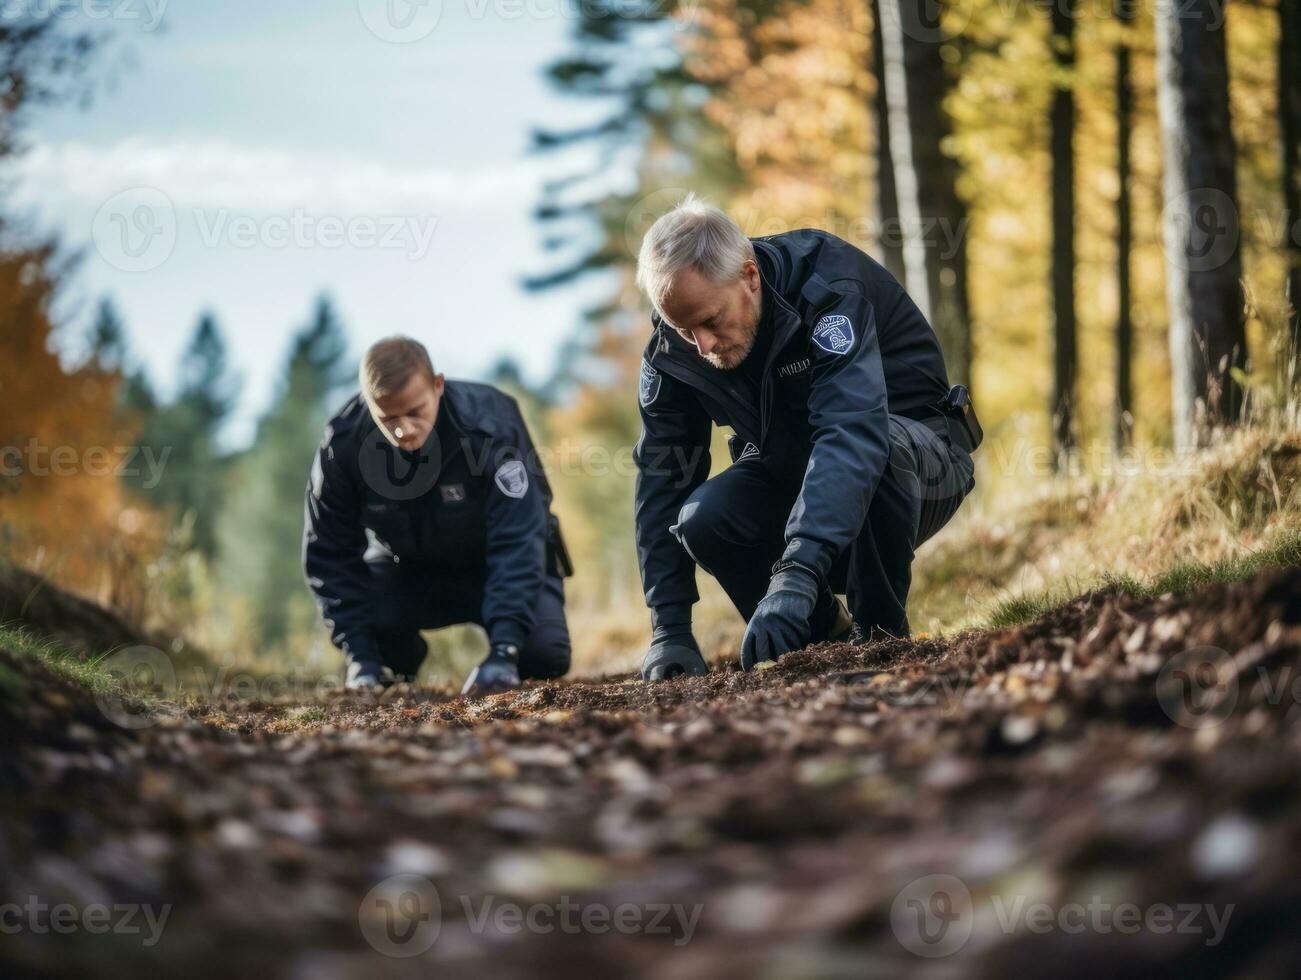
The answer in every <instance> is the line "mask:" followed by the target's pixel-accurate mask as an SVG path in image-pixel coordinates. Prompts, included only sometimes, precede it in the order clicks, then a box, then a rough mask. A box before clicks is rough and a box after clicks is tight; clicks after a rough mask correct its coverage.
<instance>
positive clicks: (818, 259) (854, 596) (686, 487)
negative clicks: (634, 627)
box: [635, 197, 981, 680]
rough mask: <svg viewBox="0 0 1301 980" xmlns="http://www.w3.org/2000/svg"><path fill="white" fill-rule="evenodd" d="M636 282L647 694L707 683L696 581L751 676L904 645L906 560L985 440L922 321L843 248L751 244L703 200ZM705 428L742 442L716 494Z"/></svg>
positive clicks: (648, 252)
mask: <svg viewBox="0 0 1301 980" xmlns="http://www.w3.org/2000/svg"><path fill="white" fill-rule="evenodd" d="M637 281H638V284H639V285H640V286H641V288H642V289H643V290H645V292H646V293H647V295H648V297H649V299H650V302H651V306H652V308H653V315H652V317H651V323H652V325H653V328H654V332H653V333H652V335H651V339H650V343H649V344H648V345H647V347H646V352H645V355H644V359H643V361H642V366H641V385H640V392H639V399H640V404H641V418H642V436H641V439H640V440H639V442H638V444H637V449H636V453H635V459H636V462H637V467H638V479H637V494H636V538H637V556H638V561H639V563H640V565H641V575H642V584H643V587H644V589H645V594H646V603H647V605H648V606H649V607H650V610H651V624H652V627H653V630H654V633H653V640H652V645H651V648H650V650H649V651H648V652H647V654H646V658H645V660H644V662H643V665H642V674H643V676H644V677H645V678H646V679H647V680H659V679H663V678H666V677H672V676H674V675H675V674H681V673H686V674H703V673H705V672H706V670H707V667H706V665H705V662H704V659H703V657H702V656H701V654H700V650H699V647H698V646H697V645H696V642H695V640H694V638H693V636H692V631H691V607H692V604H693V603H694V602H695V601H696V600H697V599H698V598H699V596H698V593H697V591H696V583H695V565H699V566H700V567H701V568H703V569H705V571H707V572H709V573H710V574H711V575H713V576H714V577H715V578H716V579H718V581H719V583H720V584H721V585H722V587H723V589H724V590H725V591H726V592H727V594H728V596H729V597H730V598H731V600H732V602H733V603H734V604H735V605H736V608H737V610H738V611H739V612H740V613H741V615H742V616H743V617H744V618H745V620H746V621H747V624H748V625H747V627H746V632H745V639H744V641H743V642H742V647H741V664H742V667H744V668H745V669H746V670H750V669H752V668H753V667H754V666H755V665H756V664H758V663H761V662H763V661H768V660H775V659H777V658H778V657H780V656H781V655H782V654H783V653H786V652H788V651H790V650H796V649H800V648H802V647H804V646H807V645H808V644H810V643H816V642H819V641H822V640H828V639H848V638H850V637H851V636H853V637H855V638H857V637H859V636H864V635H866V636H871V635H872V634H873V633H876V632H882V633H885V634H889V635H892V636H907V635H908V631H909V628H908V616H907V612H906V608H905V607H906V603H907V598H908V588H909V585H910V583H911V566H912V559H913V553H914V550H915V549H916V548H917V546H918V545H920V544H921V543H922V542H923V541H925V540H926V539H927V538H929V537H930V536H931V535H933V534H934V533H935V532H936V531H938V530H939V529H940V528H941V527H943V526H944V524H945V523H947V522H948V520H949V519H950V518H951V517H952V516H953V514H954V513H955V512H956V511H957V508H958V506H959V505H960V504H961V503H962V500H963V499H964V498H965V497H966V495H967V494H968V493H969V492H970V491H971V489H972V487H973V486H974V485H975V481H974V478H973V466H972V460H971V454H972V453H973V452H974V451H975V449H976V447H977V446H978V445H979V443H980V439H981V433H980V426H979V423H978V422H977V421H976V418H975V414H974V412H973V411H972V408H971V404H970V399H969V397H968V396H967V390H966V389H965V388H963V387H961V386H955V387H953V388H950V387H949V381H948V375H947V373H946V371H945V367H944V358H943V355H942V354H941V351H940V345H939V341H938V339H937V338H936V336H935V332H934V331H933V330H932V329H931V326H930V324H929V323H928V322H927V321H926V318H925V316H923V314H922V312H921V311H920V310H919V309H918V307H917V305H916V304H915V303H914V302H913V301H912V299H911V298H909V296H908V294H907V293H906V292H904V290H903V288H902V287H901V286H900V285H899V283H898V281H897V280H896V279H895V278H894V277H893V276H892V275H890V273H889V272H887V271H886V270H885V269H884V268H883V267H882V266H881V265H880V264H878V263H877V262H875V261H874V260H873V259H871V258H870V257H869V256H867V255H866V254H864V253H863V252H862V251H860V250H859V249H857V248H855V247H854V246H852V245H850V244H849V243H848V242H845V241H842V240H841V239H839V238H837V237H836V236H834V235H831V234H828V233H827V232H823V231H817V230H813V229H803V230H799V231H791V232H786V233H784V234H780V235H771V236H768V237H765V238H756V239H749V238H747V237H746V236H745V234H744V233H743V232H742V231H741V229H740V227H738V226H737V224H736V223H735V222H734V221H733V220H732V219H731V218H729V217H728V216H727V215H726V214H724V213H723V212H722V211H720V210H718V209H717V208H714V207H711V206H709V205H707V204H704V203H703V202H701V201H699V200H697V199H695V198H694V197H688V198H687V200H686V201H685V202H683V203H682V204H681V205H679V206H678V207H677V208H675V209H674V210H673V211H671V212H670V213H668V214H666V215H664V216H663V217H662V218H660V219H659V220H658V221H656V222H655V224H654V225H653V226H652V227H651V229H650V230H649V231H648V232H647V234H646V238H645V240H644V241H643V243H642V247H641V254H640V256H639V258H638V267H637ZM711 423H713V424H716V425H719V426H726V427H730V428H731V429H732V430H734V434H733V435H732V437H731V456H732V465H731V467H730V468H728V469H726V470H724V471H723V472H722V473H720V474H719V475H717V476H715V477H714V478H713V479H708V476H709V469H710V458H709V444H710V433H711ZM837 593H844V594H847V597H848V600H849V611H848V612H847V611H846V610H845V608H844V606H843V605H842V604H841V602H840V600H839V599H838V598H837ZM849 612H852V621H851V618H850V616H849Z"/></svg>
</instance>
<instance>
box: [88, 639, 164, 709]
mask: <svg viewBox="0 0 1301 980" xmlns="http://www.w3.org/2000/svg"><path fill="white" fill-rule="evenodd" d="M100 667H101V669H102V670H103V671H104V673H106V674H107V675H108V676H109V678H110V679H111V680H112V681H113V682H114V683H113V684H111V685H109V686H108V689H107V690H106V691H104V692H102V693H100V694H98V695H96V697H95V703H96V704H98V705H99V710H100V711H101V712H103V714H104V717H105V718H107V719H108V720H109V721H111V722H113V724H115V725H118V726H120V727H122V728H127V729H132V730H138V729H141V728H149V727H150V726H152V725H154V724H156V723H157V721H158V709H157V706H156V705H155V704H154V702H153V701H152V696H153V695H154V694H156V693H157V692H159V691H174V690H176V668H175V666H174V665H173V664H172V661H171V658H170V657H168V656H167V654H165V653H163V651H161V650H159V649H158V648H157V647H150V646H132V647H127V648H125V649H123V650H118V651H117V652H116V653H113V654H110V655H109V656H108V657H106V658H105V659H104V660H103V661H101V663H100Z"/></svg>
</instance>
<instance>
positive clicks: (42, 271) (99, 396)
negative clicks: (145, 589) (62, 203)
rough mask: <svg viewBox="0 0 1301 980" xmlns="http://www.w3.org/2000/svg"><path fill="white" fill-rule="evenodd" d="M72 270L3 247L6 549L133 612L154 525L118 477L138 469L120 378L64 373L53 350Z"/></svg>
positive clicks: (89, 368) (42, 250) (43, 256)
mask: <svg viewBox="0 0 1301 980" xmlns="http://www.w3.org/2000/svg"><path fill="white" fill-rule="evenodd" d="M64 271H65V269H64V268H63V267H62V266H61V264H60V263H59V262H58V259H57V257H56V250H55V248H54V247H53V246H52V245H48V244H47V245H42V246H40V247H38V248H34V249H26V248H22V247H20V246H16V245H14V244H13V243H12V242H9V243H7V244H6V245H5V246H4V247H0V350H3V352H4V353H3V355H2V356H0V404H3V406H4V410H3V412H2V413H0V535H3V537H2V538H0V541H2V542H3V545H4V553H5V555H6V556H7V557H8V558H9V559H10V560H12V561H14V562H16V563H18V564H21V565H24V566H26V567H28V568H30V569H32V570H34V571H37V572H39V573H41V574H44V575H48V576H49V577H50V578H51V579H52V580H54V581H56V582H58V583H59V584H61V585H64V586H67V587H70V588H73V589H76V590H79V591H82V592H85V593H88V594H91V595H93V596H94V597H96V598H98V599H100V600H101V601H106V602H109V603H111V604H113V605H115V606H118V607H127V606H133V605H135V603H134V602H133V601H130V599H129V596H130V594H131V592H132V591H133V584H132V583H131V582H130V581H129V578H130V577H131V576H130V574H129V572H128V570H131V569H137V568H139V567H140V565H141V564H142V562H143V561H144V558H145V556H146V555H147V554H148V553H149V552H150V550H151V544H150V538H151V531H150V521H149V520H148V519H147V517H146V516H145V515H144V514H142V513H141V512H140V511H138V510H136V509H134V508H132V507H129V506H128V505H127V504H126V502H125V500H124V497H123V492H122V486H121V481H120V480H119V478H118V472H119V470H120V469H121V467H122V465H123V464H124V463H125V464H128V465H129V464H132V463H135V464H136V465H139V462H138V460H133V459H131V458H129V450H128V449H127V447H128V446H129V444H130V441H131V439H130V436H131V433H130V431H129V429H128V428H127V427H126V426H125V424H124V422H123V421H122V420H120V419H119V418H118V413H117V412H116V410H115V409H116V403H117V389H118V384H119V381H120V380H121V379H120V376H119V373H118V372H117V371H108V370H104V369H101V368H99V367H98V366H96V365H94V364H87V365H83V366H81V367H73V368H69V367H66V366H65V365H64V364H63V363H62V362H61V361H60V358H59V356H58V354H57V353H55V351H54V350H52V349H51V342H52V338H53V334H54V332H55V331H54V324H53V322H52V320H51V315H50V307H51V303H52V302H53V299H54V297H55V294H56V292H57V283H58V280H59V278H60V276H61V275H62V274H63V273H64ZM126 611H132V610H130V609H128V610H126Z"/></svg>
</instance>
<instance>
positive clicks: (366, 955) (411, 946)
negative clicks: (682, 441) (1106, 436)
mask: <svg viewBox="0 0 1301 980" xmlns="http://www.w3.org/2000/svg"><path fill="white" fill-rule="evenodd" d="M0 666H2V667H7V668H8V676H10V677H11V678H12V677H14V676H16V675H17V676H20V677H21V680H20V681H10V682H9V684H8V686H7V688H6V690H7V693H5V692H0V740H2V746H0V935H2V936H3V938H0V969H2V970H3V971H4V974H5V975H7V976H27V975H31V976H51V977H55V976H58V977H62V976H78V977H80V976H87V975H95V976H124V977H125V976H137V975H139V974H140V973H141V971H150V972H151V973H153V972H157V971H160V970H166V971H167V972H168V973H171V974H176V975H182V976H187V977H190V978H202V977H208V976H229V975H259V976H288V977H300V976H301V977H309V976H310V977H318V976H324V977H372V976H385V977H388V976H392V977H402V976H408V975H409V976H429V975H435V974H436V975H438V976H462V975H465V976H471V975H472V976H477V977H494V976H524V975H528V976H538V975H542V976H562V975H563V976H583V975H590V976H593V977H605V976H622V975H629V976H637V977H640V976H645V977H660V976H670V975H671V976H674V977H688V978H690V977H701V978H706V977H708V978H716V977H720V976H727V977H730V976H763V977H798V978H816V977H865V976H867V977H872V976H900V975H909V976H913V975H915V976H926V977H930V976H934V977H954V976H979V977H986V976H987V977H1004V976H1008V975H1016V976H1021V977H1028V976H1054V977H1063V976H1065V977H1072V976H1095V975H1100V974H1102V975H1122V976H1123V975H1142V976H1145V977H1149V978H1151V977H1163V976H1170V977H1195V976H1252V977H1272V976H1288V975H1295V974H1296V973H1297V971H1298V969H1301V939H1299V938H1298V936H1297V934H1296V930H1295V924H1296V922H1297V911H1296V910H1297V908H1298V903H1299V902H1301V726H1299V725H1298V719H1299V718H1301V708H1299V707H1298V697H1301V680H1298V669H1299V668H1301V570H1278V571H1271V572H1269V573H1266V574H1264V575H1262V576H1260V577H1258V578H1256V579H1255V580H1253V581H1250V582H1247V583H1244V584H1241V585H1233V586H1220V587H1215V588H1212V589H1209V590H1207V591H1205V592H1203V593H1201V594H1199V595H1196V596H1192V597H1173V596H1167V597H1164V598H1161V599H1157V600H1138V599H1133V598H1127V597H1123V596H1119V595H1112V594H1106V593H1094V594H1090V595H1087V596H1083V597H1081V598H1079V599H1077V600H1076V601H1074V602H1073V603H1071V604H1070V605H1068V606H1066V607H1064V608H1062V609H1060V610H1058V611H1057V612H1055V613H1052V614H1050V615H1049V616H1047V617H1045V618H1043V619H1040V620H1038V621H1036V622H1034V623H1031V624H1029V625H1026V626H1022V627H1014V628H1007V629H1002V630H996V631H987V632H972V633H967V634H962V635H958V636H955V637H947V638H927V639H919V640H887V641H884V642H876V643H872V644H869V645H866V646H859V647H854V646H847V645H822V646H818V647H812V648H810V649H808V650H805V651H801V652H798V653H794V654H789V655H787V656H786V657H784V658H782V660H781V661H780V662H779V663H777V664H776V665H774V666H772V667H771V668H769V669H765V670H761V671H756V672H754V673H750V674H744V673H741V672H740V671H739V669H738V668H737V665H736V664H735V662H731V663H725V664H722V665H720V666H717V667H716V668H715V669H714V670H713V671H712V672H711V673H710V674H709V675H708V676H706V677H702V678H689V679H677V680H674V681H669V682H665V683H662V684H657V685H653V686H648V685H645V684H643V683H642V682H641V681H640V679H639V678H637V677H634V676H622V677H607V678H600V679H595V680H588V681H573V682H563V681H562V682H550V683H541V684H529V685H527V686H525V687H524V688H522V689H521V690H520V691H518V692H514V693H511V694H502V695H497V696H494V697H488V698H484V699H480V700H462V699H460V698H458V697H455V696H454V694H453V692H451V691H449V690H441V689H437V688H414V687H407V686H401V687H397V688H393V689H390V690H388V691H386V692H385V693H384V694H383V695H381V696H378V697H376V696H370V695H360V694H345V693H342V692H327V693H324V694H321V695H316V694H312V693H310V692H309V693H307V694H303V693H302V692H298V693H296V694H294V695H292V696H286V697H282V698H263V699H261V700H250V699H248V698H242V697H236V696H234V695H233V694H232V695H228V696H224V697H216V698H209V699H206V700H203V701H196V702H189V703H186V704H182V705H171V706H166V707H165V710H161V711H158V712H157V713H156V716H147V717H145V718H144V719H143V720H144V721H147V722H151V723H149V724H145V725H144V726H143V727H134V726H133V727H122V726H121V725H119V724H115V723H114V722H113V721H112V720H110V719H111V718H112V717H119V718H120V717H121V716H120V714H118V713H117V712H115V711H114V710H111V709H112V706H111V705H110V710H108V711H105V710H102V708H101V706H100V705H99V704H98V703H97V702H96V700H95V699H94V698H93V697H91V696H90V695H89V694H87V693H86V692H84V691H82V690H81V689H80V688H76V687H73V686H71V685H69V684H67V683H64V682H62V681H60V680H59V679H57V678H55V677H53V676H52V675H50V674H48V673H47V672H45V671H44V670H43V669H42V668H40V667H39V666H38V665H36V664H33V663H31V662H27V661H18V660H16V659H15V658H13V657H10V656H8V655H6V654H3V653H0ZM0 676H4V672H3V671H0ZM1199 692H1200V693H1199ZM139 723H140V722H138V721H137V722H136V723H135V724H139ZM937 876H939V877H937ZM33 901H39V902H41V903H45V904H46V905H48V906H54V905H57V904H60V903H66V904H68V905H70V906H72V907H74V908H75V909H80V910H84V909H87V908H88V907H90V906H92V905H96V904H99V905H104V906H108V907H109V908H110V909H118V908H119V907H125V906H135V905H140V906H147V907H148V908H149V909H150V910H151V912H152V914H154V915H155V916H157V915H159V914H161V910H163V909H165V908H166V909H167V910H168V911H167V919H166V922H165V926H164V927H163V928H162V929H161V938H159V939H158V940H157V941H156V942H155V943H153V944H152V945H150V944H148V943H147V942H146V940H147V939H149V938H150V937H149V936H148V935H146V933H148V929H146V928H144V926H143V919H142V918H141V916H142V915H143V913H141V916H137V922H136V924H137V926H138V929H137V931H136V932H132V931H130V929H129V928H128V926H127V925H125V924H122V923H121V921H120V919H121V917H123V916H125V915H126V913H125V912H121V911H114V912H112V913H111V915H114V916H118V918H116V919H114V922H115V924H116V926H115V928H114V929H113V930H110V931H109V932H107V933H105V934H97V933H92V931H91V929H90V928H89V925H87V926H86V927H85V928H77V929H75V930H72V931H68V932H66V933H59V934H56V933H55V931H54V930H53V929H52V928H51V929H48V930H46V931H41V929H40V928H39V916H38V915H36V914H34V913H31V912H30V910H27V909H26V905H27V904H30V903H32V902H33ZM4 902H9V903H14V904H16V905H21V906H24V909H23V910H22V911H15V910H14V909H12V908H11V909H10V910H9V912H6V911H5V907H4V905H3V903H4ZM1167 913H1168V914H1167ZM1135 921H1137V922H1138V925H1137V926H1135ZM88 922H89V919H87V923H88ZM15 923H17V926H15ZM119 926H120V927H119Z"/></svg>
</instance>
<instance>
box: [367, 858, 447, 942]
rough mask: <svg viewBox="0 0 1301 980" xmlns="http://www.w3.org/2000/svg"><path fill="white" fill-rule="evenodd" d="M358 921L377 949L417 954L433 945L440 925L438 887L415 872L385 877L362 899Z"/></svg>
mask: <svg viewBox="0 0 1301 980" xmlns="http://www.w3.org/2000/svg"><path fill="white" fill-rule="evenodd" d="M357 922H358V924H359V925H360V926H361V934H362V935H363V936H364V937H365V939H366V942H368V943H370V945H371V948H372V949H374V950H375V951H376V952H378V953H382V954H383V955H385V956H393V957H397V958H400V959H405V958H408V957H412V956H419V955H421V954H422V953H426V952H428V951H429V949H430V948H431V947H432V946H433V945H434V943H435V942H436V941H437V940H438V933H439V932H440V931H441V930H442V927H443V907H442V903H441V901H440V900H439V898H438V889H436V888H435V887H434V883H433V882H432V881H430V880H429V879H428V878H425V877H423V876H421V875H417V874H400V875H393V876H392V877H391V878H385V879H384V880H383V881H381V882H380V883H379V884H378V885H376V886H375V887H374V888H372V889H371V890H370V891H369V892H367V893H366V897H365V898H363V899H362V901H361V906H360V907H359V908H358V909H357Z"/></svg>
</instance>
